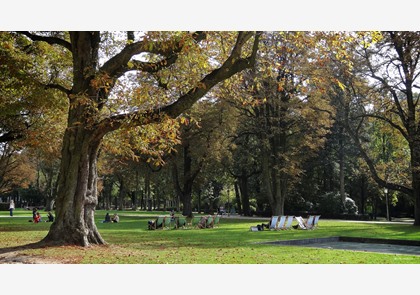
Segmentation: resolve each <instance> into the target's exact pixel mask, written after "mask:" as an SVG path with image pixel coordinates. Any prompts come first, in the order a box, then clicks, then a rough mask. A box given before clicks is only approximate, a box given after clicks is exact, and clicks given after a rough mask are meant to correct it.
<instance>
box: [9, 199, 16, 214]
mask: <svg viewBox="0 0 420 295" xmlns="http://www.w3.org/2000/svg"><path fill="white" fill-rule="evenodd" d="M13 210H15V202H14V201H13V200H10V205H9V212H10V216H13Z"/></svg>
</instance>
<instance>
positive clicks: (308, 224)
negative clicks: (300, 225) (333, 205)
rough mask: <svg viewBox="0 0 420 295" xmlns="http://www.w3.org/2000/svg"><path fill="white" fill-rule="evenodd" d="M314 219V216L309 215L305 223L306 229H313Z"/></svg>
mask: <svg viewBox="0 0 420 295" xmlns="http://www.w3.org/2000/svg"><path fill="white" fill-rule="evenodd" d="M314 218H315V215H309V216H308V219H307V220H306V222H305V226H306V229H313V228H314Z"/></svg>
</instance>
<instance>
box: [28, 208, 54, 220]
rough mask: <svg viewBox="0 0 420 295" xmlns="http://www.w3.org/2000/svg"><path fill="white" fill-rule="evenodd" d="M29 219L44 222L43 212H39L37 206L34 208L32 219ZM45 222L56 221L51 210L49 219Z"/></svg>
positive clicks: (48, 215) (48, 214)
mask: <svg viewBox="0 0 420 295" xmlns="http://www.w3.org/2000/svg"><path fill="white" fill-rule="evenodd" d="M29 221H30V222H33V223H39V222H42V217H41V214H40V213H39V211H38V209H37V208H33V209H32V220H29ZM45 222H54V215H53V214H52V213H51V211H48V213H47V220H45Z"/></svg>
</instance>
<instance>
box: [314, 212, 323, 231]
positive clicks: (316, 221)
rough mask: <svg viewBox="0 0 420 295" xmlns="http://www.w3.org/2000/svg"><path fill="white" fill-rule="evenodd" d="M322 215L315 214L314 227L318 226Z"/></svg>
mask: <svg viewBox="0 0 420 295" xmlns="http://www.w3.org/2000/svg"><path fill="white" fill-rule="evenodd" d="M320 217H321V215H315V219H314V226H313V229H315V228H317V227H318V220H319V218H320Z"/></svg>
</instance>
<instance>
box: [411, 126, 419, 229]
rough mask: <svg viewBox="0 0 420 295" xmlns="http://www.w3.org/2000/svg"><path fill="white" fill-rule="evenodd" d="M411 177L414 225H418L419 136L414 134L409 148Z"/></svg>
mask: <svg viewBox="0 0 420 295" xmlns="http://www.w3.org/2000/svg"><path fill="white" fill-rule="evenodd" d="M411 175H412V188H413V198H414V225H420V135H419V134H416V135H415V137H414V140H413V144H412V146H411Z"/></svg>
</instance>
